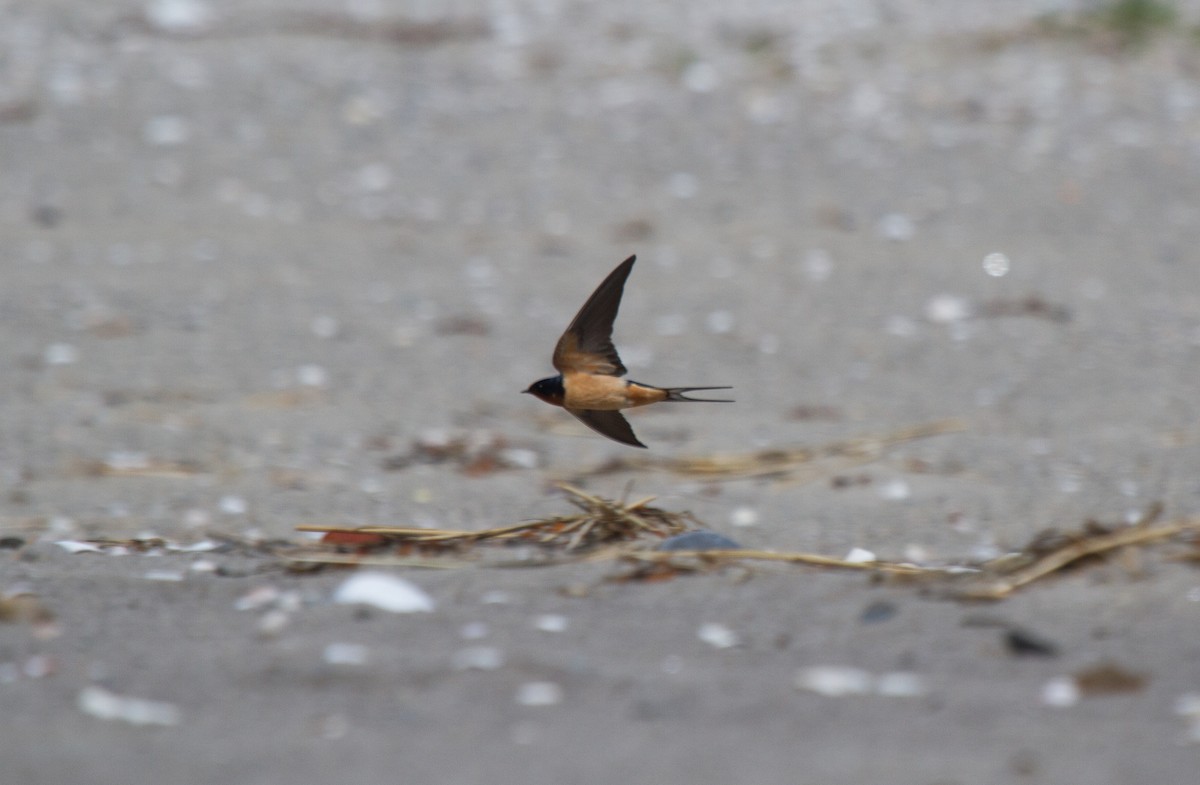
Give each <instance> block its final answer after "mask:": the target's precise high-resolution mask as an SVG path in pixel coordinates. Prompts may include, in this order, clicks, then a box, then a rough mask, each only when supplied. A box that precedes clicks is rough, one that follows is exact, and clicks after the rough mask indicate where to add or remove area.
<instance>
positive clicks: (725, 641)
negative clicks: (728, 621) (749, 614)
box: [696, 621, 741, 649]
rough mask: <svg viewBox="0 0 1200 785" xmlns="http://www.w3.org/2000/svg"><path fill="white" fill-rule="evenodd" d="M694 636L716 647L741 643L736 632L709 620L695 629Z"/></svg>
mask: <svg viewBox="0 0 1200 785" xmlns="http://www.w3.org/2000/svg"><path fill="white" fill-rule="evenodd" d="M696 637H697V638H699V639H700V640H702V641H704V642H705V643H707V644H709V645H710V646H714V647H716V648H718V649H729V648H732V647H734V646H737V645H738V644H739V643H741V640H740V639H739V638H738V635H737V633H736V632H734V631H733V630H731V629H729V628H728V627H726V626H725V625H724V624H717V623H716V622H711V621H710V622H707V623H705V624H701V625H700V629H699V630H697V631H696Z"/></svg>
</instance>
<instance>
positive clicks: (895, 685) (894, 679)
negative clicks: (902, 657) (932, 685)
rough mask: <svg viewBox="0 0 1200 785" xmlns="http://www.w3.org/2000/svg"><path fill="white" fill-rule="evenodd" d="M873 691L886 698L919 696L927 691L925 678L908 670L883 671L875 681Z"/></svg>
mask: <svg viewBox="0 0 1200 785" xmlns="http://www.w3.org/2000/svg"><path fill="white" fill-rule="evenodd" d="M875 692H876V694H878V695H882V696H884V697H887V698H919V697H921V696H923V695H925V694H926V693H928V692H929V690H928V688H927V687H926V686H925V679H923V678H922V677H921V676H920V675H919V674H916V673H909V672H908V671H893V672H891V673H884V674H881V675H880V676H879V678H878V679H876V681H875Z"/></svg>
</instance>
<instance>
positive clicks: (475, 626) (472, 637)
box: [458, 621, 491, 641]
mask: <svg viewBox="0 0 1200 785" xmlns="http://www.w3.org/2000/svg"><path fill="white" fill-rule="evenodd" d="M489 632H491V630H490V629H488V626H487V623H486V622H482V621H469V622H467V623H466V624H464V625H463V626H462V627H461V628H460V629H459V631H458V634H459V636H460V637H461V638H462V639H463V640H464V641H477V640H481V639H483V638H486V637H487V636H488V633H489Z"/></svg>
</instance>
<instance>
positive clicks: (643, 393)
mask: <svg viewBox="0 0 1200 785" xmlns="http://www.w3.org/2000/svg"><path fill="white" fill-rule="evenodd" d="M636 259H637V257H636V256H631V257H629V258H628V259H626V260H625V261H623V262H621V263H620V264H619V265H617V269H615V270H613V271H612V272H611V273H609V275H608V277H607V278H605V279H604V282H603V283H601V284H600V285H599V286H598V287H596V291H594V292H592V296H591V297H589V298H588V299H587V302H586V303H584V304H583V307H582V308H580V309H579V313H577V314H575V318H574V319H572V320H571V324H570V326H568V327H567V331H566V332H564V333H563V334H562V337H561V338H559V339H558V344H557V345H556V346H555V347H554V357H553V358H552V359H551V362H552V363H553V364H554V368H555V370H557V371H558V376H550V377H548V378H546V379H539V380H538V381H536V382H534V383H533V384H531V385H529V389H527V390H522V391H521V392H527V393H530V394H531V395H535V396H537V397H538V398H540V399H542V400H543V401H545V402H546V403H549V404H553V405H555V406H561V407H563V408H564V409H566V410H567V411H568V412H570V413H571V414H573V415H575V416H576V417H578V418H579V420H580V421H581V422H582V423H583V424H584V425H586V426H587V427H589V428H591V429H592V430H593V431H596V432H597V433H599V434H602V435H604V436H607V437H608V438H610V439H612V440H613V441H618V442H620V443H621V444H628V445H631V446H633V447H645V446H646V445H644V444H642V443H641V442H640V441H638V438H637V436H635V435H634V433H633V428H630V427H629V422H628V421H627V420H626V419H625V417H624V416H622V415H621V412H620V411H619V410H620V409H630V408H633V407H634V406H647V405H649V404H652V403H658V402H660V401H699V402H705V403H733V401H730V400H717V399H713V398H689V397H688V396H687V395H685V393H689V392H695V391H696V390H729V389H732V388H731V387H652V386H650V385H648V384H639V383H638V382H635V381H632V380H627V379H622V378H621V377H622V376H624V375H625V366H624V364H623V363H622V362H621V358H620V357H619V356H618V355H617V349H616V347H614V346H613V342H612V329H613V321H614V320H615V319H616V318H617V309H618V308H620V307H621V294H622V292H623V291H624V290H625V279H626V278H628V277H629V271H630V270H632V269H633V262H634V260H636Z"/></svg>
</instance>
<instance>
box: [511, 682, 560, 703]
mask: <svg viewBox="0 0 1200 785" xmlns="http://www.w3.org/2000/svg"><path fill="white" fill-rule="evenodd" d="M562 699H563V689H562V687H560V686H559V685H557V684H555V683H554V682H552V681H531V682H528V683H526V684H522V685H521V686H520V688H519V689H518V690H517V703H519V704H521V705H522V706H555V705H557V704H559V703H562Z"/></svg>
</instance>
